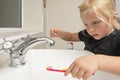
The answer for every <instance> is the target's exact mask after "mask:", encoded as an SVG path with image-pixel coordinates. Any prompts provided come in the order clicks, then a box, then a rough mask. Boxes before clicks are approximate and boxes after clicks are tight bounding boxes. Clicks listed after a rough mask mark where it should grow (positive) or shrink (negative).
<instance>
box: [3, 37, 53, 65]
mask: <svg viewBox="0 0 120 80" xmlns="http://www.w3.org/2000/svg"><path fill="white" fill-rule="evenodd" d="M44 43H45V44H49V45H50V46H52V45H54V44H55V42H54V41H53V40H52V39H50V38H47V37H39V38H37V37H34V38H26V39H25V41H23V40H21V41H18V42H17V43H13V42H11V41H7V42H4V44H3V49H4V50H5V49H6V48H7V50H9V53H10V66H11V67H19V66H22V65H25V63H26V62H25V54H26V53H27V51H28V50H30V49H31V48H33V47H35V46H37V45H39V44H44ZM15 44H17V46H14V45H15ZM5 45H9V47H5Z"/></svg>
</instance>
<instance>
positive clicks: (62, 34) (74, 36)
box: [50, 28, 80, 41]
mask: <svg viewBox="0 0 120 80" xmlns="http://www.w3.org/2000/svg"><path fill="white" fill-rule="evenodd" d="M50 36H51V37H59V38H61V39H63V40H65V41H80V40H79V37H78V33H70V32H66V31H63V30H61V29H58V28H52V29H51V30H50Z"/></svg>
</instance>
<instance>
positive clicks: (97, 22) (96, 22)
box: [93, 21, 101, 25]
mask: <svg viewBox="0 0 120 80" xmlns="http://www.w3.org/2000/svg"><path fill="white" fill-rule="evenodd" d="M100 22H101V21H95V22H93V24H94V25H96V24H99V23H100Z"/></svg>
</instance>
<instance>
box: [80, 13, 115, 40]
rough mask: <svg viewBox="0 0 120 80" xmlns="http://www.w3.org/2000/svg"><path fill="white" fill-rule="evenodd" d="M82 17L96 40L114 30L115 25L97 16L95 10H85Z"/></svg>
mask: <svg viewBox="0 0 120 80" xmlns="http://www.w3.org/2000/svg"><path fill="white" fill-rule="evenodd" d="M81 18H82V21H83V23H84V24H85V26H86V30H87V32H88V33H89V35H91V36H92V37H93V38H94V39H96V40H99V39H101V38H103V37H105V36H107V35H108V34H110V33H111V32H112V31H113V27H111V26H109V25H108V24H107V23H105V22H103V21H102V20H100V19H99V18H97V16H96V14H95V13H94V12H93V11H85V12H83V13H81ZM103 19H104V20H105V21H107V19H106V18H105V17H103Z"/></svg>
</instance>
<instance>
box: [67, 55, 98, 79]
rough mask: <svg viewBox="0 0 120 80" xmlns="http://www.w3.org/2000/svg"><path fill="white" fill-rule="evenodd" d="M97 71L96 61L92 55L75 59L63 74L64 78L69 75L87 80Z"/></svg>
mask: <svg viewBox="0 0 120 80" xmlns="http://www.w3.org/2000/svg"><path fill="white" fill-rule="evenodd" d="M97 70H98V61H97V59H96V57H95V56H94V55H92V56H85V57H80V58H77V59H76V60H75V61H74V62H73V63H72V64H71V65H70V67H69V68H68V70H67V71H66V72H65V76H66V75H68V74H69V73H71V75H72V76H73V77H77V78H78V79H80V78H83V80H87V79H88V78H89V77H90V76H92V75H94V74H95V73H96V71H97Z"/></svg>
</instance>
